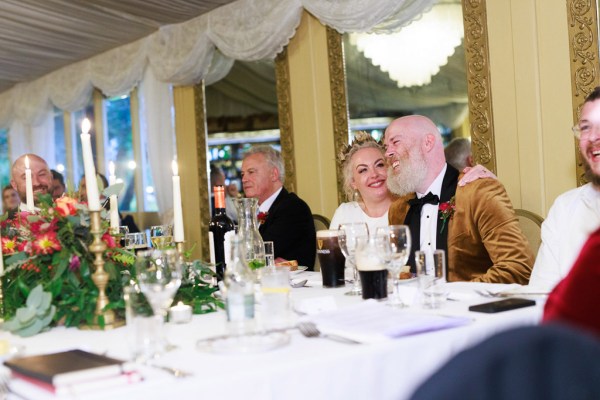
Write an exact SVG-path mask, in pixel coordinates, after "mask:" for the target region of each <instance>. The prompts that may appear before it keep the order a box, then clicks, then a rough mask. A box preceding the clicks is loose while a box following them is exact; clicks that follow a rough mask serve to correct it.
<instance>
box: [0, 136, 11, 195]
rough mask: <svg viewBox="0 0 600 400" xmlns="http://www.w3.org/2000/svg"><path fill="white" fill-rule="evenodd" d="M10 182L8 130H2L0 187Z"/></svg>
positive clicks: (0, 138)
mask: <svg viewBox="0 0 600 400" xmlns="http://www.w3.org/2000/svg"><path fill="white" fill-rule="evenodd" d="M9 182H10V159H9V158H8V129H0V185H1V187H4V186H6V185H8V183H9Z"/></svg>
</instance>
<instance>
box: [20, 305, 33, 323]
mask: <svg viewBox="0 0 600 400" xmlns="http://www.w3.org/2000/svg"><path fill="white" fill-rule="evenodd" d="M35 310H36V309H35V308H31V307H21V308H19V309H18V310H17V316H16V319H17V321H18V322H19V324H27V323H29V322H31V321H32V320H33V319H34V318H35Z"/></svg>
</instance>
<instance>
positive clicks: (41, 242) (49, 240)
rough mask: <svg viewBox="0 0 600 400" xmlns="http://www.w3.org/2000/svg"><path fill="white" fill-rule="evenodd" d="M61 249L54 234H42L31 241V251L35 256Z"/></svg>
mask: <svg viewBox="0 0 600 400" xmlns="http://www.w3.org/2000/svg"><path fill="white" fill-rule="evenodd" d="M61 248H62V247H61V245H60V241H59V240H58V237H57V236H56V233H55V232H48V233H44V234H42V235H40V236H38V237H37V238H35V240H34V241H33V251H34V252H35V253H36V254H52V253H54V252H55V251H59V250H60V249H61Z"/></svg>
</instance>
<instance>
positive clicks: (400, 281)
mask: <svg viewBox="0 0 600 400" xmlns="http://www.w3.org/2000/svg"><path fill="white" fill-rule="evenodd" d="M416 280H417V277H416V276H415V277H414V278H408V279H398V283H400V284H403V283H411V282H415V281H416Z"/></svg>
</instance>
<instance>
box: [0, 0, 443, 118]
mask: <svg viewBox="0 0 600 400" xmlns="http://www.w3.org/2000/svg"><path fill="white" fill-rule="evenodd" d="M434 2H435V0H346V1H336V0H238V1H236V2H234V3H230V4H228V5H226V6H223V7H220V8H217V9H215V10H213V11H211V12H209V13H207V14H204V15H201V16H199V17H197V18H194V19H192V20H189V21H187V22H184V23H180V24H173V25H166V26H163V27H161V28H160V29H158V31H156V32H155V33H153V34H151V35H149V36H147V37H145V38H143V39H140V40H138V41H135V42H133V43H130V44H127V45H125V46H121V47H118V48H115V49H112V50H110V51H107V52H105V53H102V54H99V55H96V56H94V57H91V58H89V59H87V60H84V61H81V62H78V63H75V64H72V65H69V66H67V67H64V68H61V69H59V70H57V71H54V72H52V73H50V74H47V75H45V76H43V77H42V78H39V79H37V80H35V81H32V82H27V83H20V84H17V85H16V86H14V87H13V88H12V89H10V90H8V91H5V92H3V93H1V94H0V128H2V127H8V126H9V125H10V124H11V123H12V122H13V121H15V120H18V121H20V122H22V123H24V124H29V125H33V126H35V125H38V124H40V123H42V122H43V121H44V118H45V115H46V114H47V112H48V111H49V110H51V108H52V106H56V107H58V108H60V109H63V110H66V111H75V110H78V109H81V108H82V107H83V106H84V105H85V104H86V103H87V102H88V101H89V99H90V96H91V93H92V91H93V87H97V88H98V89H100V90H101V91H102V92H103V93H104V94H106V95H107V96H114V95H118V94H123V93H126V92H128V91H130V90H131V89H133V88H134V87H135V86H136V85H137V84H138V83H139V82H140V81H141V79H142V77H143V74H144V71H145V69H146V68H147V67H149V68H152V72H153V73H154V75H155V76H156V77H157V79H159V80H160V81H163V82H168V83H171V84H174V85H188V84H194V83H197V82H199V81H200V80H201V79H207V81H212V82H214V81H216V80H218V78H219V77H222V76H224V75H225V74H226V73H227V71H228V70H229V68H231V65H232V62H231V59H238V60H245V61H253V60H260V59H274V58H275V56H276V55H277V54H278V53H279V52H280V51H281V50H282V49H283V47H284V46H285V45H287V43H288V42H289V40H290V38H291V37H293V35H294V33H295V30H296V28H297V26H298V24H299V23H300V19H301V17H302V11H303V9H306V10H308V11H309V12H311V13H312V14H313V15H314V16H315V17H316V18H318V19H319V20H320V21H321V22H323V23H324V24H327V25H329V26H332V27H333V28H335V29H337V30H338V31H340V32H351V31H391V30H396V29H400V28H401V27H402V26H405V25H406V24H408V23H410V21H412V20H414V19H415V18H417V17H418V16H419V15H421V14H422V13H423V12H425V11H427V10H428V9H429V8H431V6H432V5H433V3H434ZM82 29H85V27H82ZM73 34H81V32H73ZM68 45H69V44H68V43H65V46H68ZM217 49H218V50H219V51H216V50H217ZM227 59H229V60H227ZM211 66H212V67H211Z"/></svg>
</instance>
